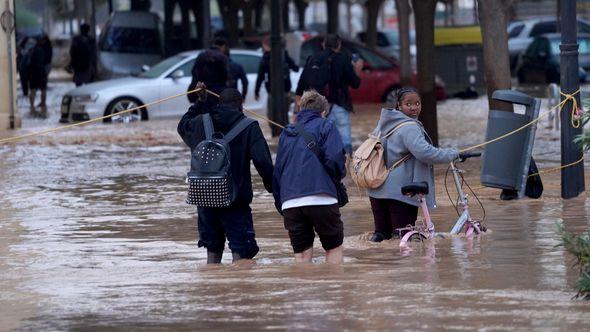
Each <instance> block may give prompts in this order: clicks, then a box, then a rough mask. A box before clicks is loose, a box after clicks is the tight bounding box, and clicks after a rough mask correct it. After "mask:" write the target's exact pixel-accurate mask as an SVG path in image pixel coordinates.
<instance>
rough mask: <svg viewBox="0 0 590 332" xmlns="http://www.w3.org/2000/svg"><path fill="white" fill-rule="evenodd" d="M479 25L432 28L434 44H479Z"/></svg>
mask: <svg viewBox="0 0 590 332" xmlns="http://www.w3.org/2000/svg"><path fill="white" fill-rule="evenodd" d="M481 40H482V39H481V29H480V27H479V25H474V26H462V27H440V28H435V29H434V46H450V45H465V44H481Z"/></svg>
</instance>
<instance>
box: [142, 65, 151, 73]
mask: <svg viewBox="0 0 590 332" xmlns="http://www.w3.org/2000/svg"><path fill="white" fill-rule="evenodd" d="M150 69H151V67H150V66H148V65H143V66H141V72H142V73H145V72H146V71H148V70H150Z"/></svg>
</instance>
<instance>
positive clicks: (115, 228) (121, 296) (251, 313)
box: [0, 101, 590, 331]
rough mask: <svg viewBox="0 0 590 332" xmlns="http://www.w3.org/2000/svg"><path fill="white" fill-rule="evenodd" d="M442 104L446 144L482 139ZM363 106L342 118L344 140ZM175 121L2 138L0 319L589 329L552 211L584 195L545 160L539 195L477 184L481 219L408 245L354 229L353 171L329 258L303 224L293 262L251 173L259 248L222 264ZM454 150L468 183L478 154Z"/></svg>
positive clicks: (581, 218)
mask: <svg viewBox="0 0 590 332" xmlns="http://www.w3.org/2000/svg"><path fill="white" fill-rule="evenodd" d="M478 105H479V104H474V105H473V107H476V106H478ZM439 107H440V108H439V112H440V113H439V123H440V126H441V129H440V130H441V142H442V144H443V145H446V146H449V145H456V146H468V145H470V144H471V143H477V142H478V141H481V139H482V138H483V128H485V113H482V111H477V112H479V113H477V112H475V111H473V112H472V113H467V112H466V111H465V110H457V109H456V108H457V105H456V104H453V101H448V102H446V103H443V104H442V105H441V106H439ZM367 109H375V107H372V108H369V107H367ZM456 111H460V112H465V114H464V118H463V121H461V123H460V124H456V123H455V122H453V121H450V120H449V118H450V117H452V116H453V115H454V114H455V112H456ZM482 114H483V115H482ZM376 118H377V112H376V111H372V112H370V111H367V110H365V111H362V110H361V111H359V112H358V113H357V114H356V115H355V116H354V117H353V123H354V124H355V129H354V135H355V136H356V139H357V144H358V140H359V139H362V137H363V136H364V133H366V132H367V131H368V130H369V128H370V127H371V126H373V125H374V123H375V121H376ZM466 124H467V126H465V125H466ZM46 125H47V126H51V124H46ZM462 127H467V128H462ZM175 128H176V120H164V121H156V122H148V123H134V124H128V125H124V124H114V125H102V124H100V125H94V126H91V127H88V128H82V129H75V130H72V131H68V132H64V133H59V134H56V135H53V136H50V137H43V138H36V139H33V140H29V141H27V142H26V143H19V144H9V145H5V146H0V189H1V190H0V195H1V196H0V289H1V290H0V330H42V331H47V330H95V329H98V330H119V331H127V330H130V329H147V330H222V329H223V330H230V329H232V330H264V329H268V330H326V331H338V330H476V329H477V330H485V331H495V330H522V331H528V330H578V331H581V330H588V329H589V328H590V303H588V302H582V301H578V300H572V297H573V296H574V295H575V290H574V283H575V280H576V278H577V275H578V271H577V270H576V269H575V268H572V266H571V265H572V260H571V257H570V256H569V255H568V254H567V253H566V252H565V251H564V249H563V248H562V247H561V246H559V243H560V240H559V235H558V234H557V232H556V227H555V225H556V223H557V222H563V223H565V225H566V227H567V228H568V229H569V230H571V231H576V232H580V231H583V230H587V229H588V228H589V221H588V216H589V215H590V200H589V199H588V198H587V196H586V194H583V195H581V196H580V197H579V198H576V199H572V200H568V201H563V200H561V199H560V198H559V195H560V192H559V173H552V174H547V175H544V178H543V179H544V184H545V194H544V196H543V199H540V200H530V199H524V200H520V201H508V202H505V201H500V200H499V199H498V195H499V193H498V191H497V190H494V189H482V188H478V189H476V192H477V193H478V195H479V196H480V199H481V200H482V202H483V204H484V206H485V211H486V220H485V222H486V224H487V226H488V227H489V228H490V229H491V232H489V233H488V234H486V235H483V236H479V237H475V238H471V239H467V238H460V237H457V238H448V239H436V240H431V241H427V242H425V243H414V244H412V247H413V251H412V252H409V253H401V252H400V251H399V249H398V243H397V242H396V241H385V242H384V243H381V244H373V243H369V242H367V241H366V240H365V237H366V236H365V235H366V233H367V232H369V231H371V230H372V216H371V212H370V209H369V205H368V200H367V198H366V196H364V195H363V196H362V197H361V196H359V193H358V191H357V190H356V189H354V188H353V187H352V186H350V187H349V192H350V194H351V200H352V202H351V204H349V205H348V206H346V207H345V208H344V209H343V210H342V215H343V220H344V223H345V236H346V237H345V242H344V246H345V262H344V264H342V265H341V266H328V265H325V264H321V262H323V250H321V247H320V246H319V243H317V242H318V241H316V248H317V251H316V253H317V256H318V257H317V258H316V260H315V261H316V264H313V265H301V266H299V265H297V266H296V265H294V264H293V260H292V252H291V248H290V245H289V240H288V237H287V233H286V231H285V230H284V229H283V225H282V220H281V218H280V216H279V215H278V214H277V213H276V212H275V211H274V208H273V204H272V196H271V195H270V194H267V193H265V192H263V189H262V185H261V183H260V180H259V178H257V177H255V178H254V181H255V185H254V188H255V199H254V203H253V204H252V208H253V211H254V220H255V227H256V234H257V239H258V241H259V245H260V247H261V251H260V253H259V255H258V256H257V257H256V263H255V264H253V265H232V264H231V263H230V262H231V257H230V254H229V253H226V255H225V257H224V264H223V265H221V266H206V265H205V256H206V255H205V250H204V249H199V248H197V247H196V225H195V224H196V223H195V209H194V208H193V207H191V206H188V205H186V204H185V203H184V195H185V191H184V190H185V189H184V182H183V180H184V178H183V177H184V174H185V173H186V171H187V168H188V165H189V160H188V157H189V152H188V150H187V149H186V148H185V147H184V146H183V144H182V143H181V142H180V140H179V138H178V137H177V136H176V133H175ZM29 129H30V130H33V129H38V128H29ZM23 132H25V130H23V131H21V133H23ZM266 132H267V133H268V131H266ZM554 136H555V135H552V134H551V133H546V132H543V131H542V130H541V129H540V133H539V135H538V137H540V139H539V140H538V143H537V146H538V147H539V146H540V147H541V149H542V150H541V151H537V150H536V154H537V155H541V158H540V159H539V164H540V167H541V168H548V167H554V166H555V165H557V163H558V159H559V156H558V155H557V156H556V155H555V152H556V151H557V153H558V151H559V142H558V141H555V140H554V139H553V138H552V137H554ZM270 143H271V146H272V147H273V149H274V145H276V140H270ZM551 149H553V150H551ZM462 167H463V168H464V169H465V170H467V173H466V178H467V180H468V182H469V183H470V184H471V185H472V187H479V181H478V179H479V169H480V164H479V161H477V160H472V161H469V162H467V163H465V164H463V165H462ZM445 169H446V166H445V165H441V166H439V167H437V168H436V171H437V197H438V202H439V208H438V209H437V210H435V211H434V212H433V219H434V222H435V225H436V227H437V230H439V231H448V230H450V228H451V225H452V223H453V221H454V219H453V218H456V214H455V212H454V211H453V208H452V205H451V204H450V202H449V200H448V199H447V198H446V194H445V190H444V184H443V179H444V171H445ZM588 180H589V179H588V178H587V181H588ZM587 183H590V182H587ZM472 203H473V204H472V207H473V212H474V214H476V215H482V211H481V209H480V208H479V207H478V205H477V204H476V202H475V201H474V200H472Z"/></svg>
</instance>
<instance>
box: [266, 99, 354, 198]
mask: <svg viewBox="0 0 590 332" xmlns="http://www.w3.org/2000/svg"><path fill="white" fill-rule="evenodd" d="M297 122H298V123H300V124H301V125H302V126H303V129H305V131H307V132H308V133H310V134H311V135H313V136H314V138H315V141H316V142H317V144H318V145H319V147H320V149H321V150H322V151H323V158H322V160H321V161H320V159H319V158H318V157H317V156H316V155H315V154H314V153H313V151H312V150H310V149H309V148H308V147H307V144H306V143H305V140H304V139H303V137H302V136H301V135H298V131H297V129H296V127H295V126H294V125H293V124H291V125H288V126H287V127H285V129H284V130H283V132H282V134H281V137H280V139H279V148H278V152H277V159H276V163H275V170H274V173H273V195H274V198H275V205H276V206H277V207H280V206H281V204H282V203H284V202H285V201H287V200H289V199H293V198H298V197H304V196H310V195H317V194H327V195H330V196H332V197H334V198H337V197H338V196H337V193H336V185H335V184H334V182H335V181H340V180H341V179H342V178H344V176H346V168H345V155H344V146H343V145H342V139H341V138H340V134H339V133H338V130H337V129H336V126H335V125H334V123H333V122H332V121H330V120H326V119H324V118H322V117H321V115H320V114H319V113H317V112H314V111H311V110H306V109H303V110H301V112H299V113H298V114H297Z"/></svg>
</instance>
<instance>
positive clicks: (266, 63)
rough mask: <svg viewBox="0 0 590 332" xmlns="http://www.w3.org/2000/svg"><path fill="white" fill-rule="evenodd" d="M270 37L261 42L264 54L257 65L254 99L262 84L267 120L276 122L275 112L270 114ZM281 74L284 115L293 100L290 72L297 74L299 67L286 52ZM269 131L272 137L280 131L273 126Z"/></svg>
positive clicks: (258, 96) (258, 95) (257, 95)
mask: <svg viewBox="0 0 590 332" xmlns="http://www.w3.org/2000/svg"><path fill="white" fill-rule="evenodd" d="M270 49H271V45H270V36H266V37H264V39H263V40H262V50H263V51H264V53H263V54H262V60H260V63H259V64H258V76H257V77H256V85H255V86H254V98H255V99H256V100H259V99H260V88H261V86H262V83H263V82H264V88H265V89H266V92H267V93H268V98H267V100H266V109H267V114H268V118H269V119H270V120H272V121H274V122H278V121H279V120H278V119H276V118H275V116H274V114H275V112H271V108H272V93H271V90H270V86H271V85H270V79H271V78H270ZM282 67H283V69H282V73H283V80H284V84H285V103H284V105H285V107H287V109H285V110H283V112H284V113H285V114H287V113H288V111H289V110H288V108H289V105H291V103H292V101H293V98H292V97H291V96H290V93H291V87H292V85H291V71H294V72H297V71H299V67H298V66H297V65H296V64H295V61H293V59H292V58H291V56H290V55H289V53H288V52H287V50H285V51H284V54H283V64H282ZM269 125H270V129H271V131H272V133H273V136H278V135H279V134H280V131H281V129H280V128H277V127H276V126H275V125H273V124H269Z"/></svg>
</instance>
